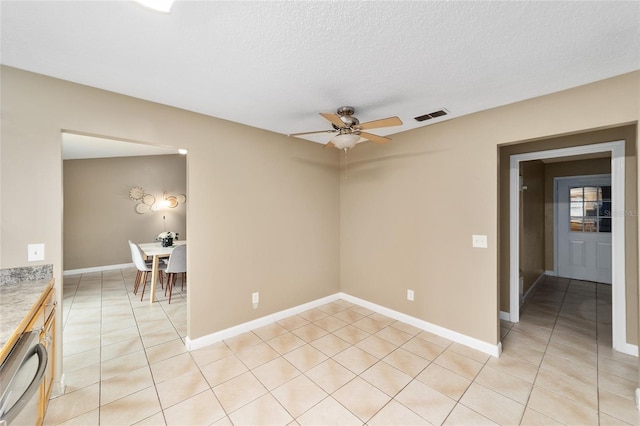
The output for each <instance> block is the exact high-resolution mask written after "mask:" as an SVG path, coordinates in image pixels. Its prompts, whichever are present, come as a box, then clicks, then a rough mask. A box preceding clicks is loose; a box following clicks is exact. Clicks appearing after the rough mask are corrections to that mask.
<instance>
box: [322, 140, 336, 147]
mask: <svg viewBox="0 0 640 426" xmlns="http://www.w3.org/2000/svg"><path fill="white" fill-rule="evenodd" d="M334 146H335V145H334V144H333V142H331V141H330V142H329V143H327V144H325V145H324V148H333V147H334Z"/></svg>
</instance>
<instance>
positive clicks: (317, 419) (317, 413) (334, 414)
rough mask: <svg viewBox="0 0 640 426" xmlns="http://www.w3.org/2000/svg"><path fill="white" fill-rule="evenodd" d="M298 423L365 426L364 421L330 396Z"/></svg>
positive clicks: (303, 425) (311, 425)
mask: <svg viewBox="0 0 640 426" xmlns="http://www.w3.org/2000/svg"><path fill="white" fill-rule="evenodd" d="M296 421H297V422H298V423H299V424H300V425H301V426H318V425H336V426H338V425H362V424H363V422H362V420H360V419H358V417H356V416H355V414H353V413H351V412H350V411H349V410H347V409H346V408H344V407H343V406H342V405H341V404H340V403H339V402H337V401H336V400H335V399H333V398H332V397H330V396H329V397H327V398H325V399H323V400H322V401H321V402H320V403H318V404H317V405H315V406H314V407H312V408H311V409H309V410H308V411H307V412H305V413H304V414H303V415H301V416H300V417H298V418H297V419H296Z"/></svg>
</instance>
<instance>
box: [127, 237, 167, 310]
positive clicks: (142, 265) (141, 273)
mask: <svg viewBox="0 0 640 426" xmlns="http://www.w3.org/2000/svg"><path fill="white" fill-rule="evenodd" d="M129 247H130V248H131V259H132V260H133V264H134V265H135V267H136V268H137V269H138V273H137V274H136V280H135V282H134V286H133V294H137V293H138V287H139V286H140V283H143V285H142V295H141V296H140V301H142V299H143V298H144V290H145V288H146V287H147V279H148V277H149V272H152V271H153V266H152V265H150V264H149V263H147V262H146V261H145V260H144V253H143V252H142V249H141V248H140V246H139V245H137V244H136V243H134V242H131V241H129ZM166 268H167V265H165V264H163V263H159V264H158V278H159V279H160V285H161V286H162V287H164V279H163V274H162V271H163V270H165V269H166Z"/></svg>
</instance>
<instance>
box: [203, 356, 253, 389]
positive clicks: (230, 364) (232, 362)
mask: <svg viewBox="0 0 640 426" xmlns="http://www.w3.org/2000/svg"><path fill="white" fill-rule="evenodd" d="M200 371H202V375H203V376H204V378H205V379H207V382H208V383H209V386H211V387H214V386H217V385H219V384H220V383H224V382H226V381H227V380H230V379H232V378H234V377H237V376H239V375H241V374H242V373H244V372H246V371H247V367H246V366H245V365H244V364H243V363H242V361H240V360H239V359H238V357H236V356H235V355H232V356H228V357H226V358H222V359H219V360H218V361H214V362H212V363H210V364H207V365H205V366H204V367H201V368H200Z"/></svg>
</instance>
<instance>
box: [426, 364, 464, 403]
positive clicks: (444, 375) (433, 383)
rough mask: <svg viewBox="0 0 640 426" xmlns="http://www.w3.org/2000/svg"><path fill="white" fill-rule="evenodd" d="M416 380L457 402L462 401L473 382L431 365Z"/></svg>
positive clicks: (436, 365)
mask: <svg viewBox="0 0 640 426" xmlns="http://www.w3.org/2000/svg"><path fill="white" fill-rule="evenodd" d="M416 379H418V380H420V381H421V382H422V383H424V384H425V385H427V386H429V387H431V388H432V389H435V390H437V391H438V392H440V393H442V394H444V395H446V396H448V397H449V398H451V399H454V400H456V401H458V400H459V399H460V397H461V396H462V395H463V394H464V393H465V392H466V391H467V388H468V387H469V385H470V384H471V380H469V379H467V378H465V377H462V376H460V375H459V374H456V373H454V372H453V371H451V370H447V369H446V368H444V367H441V366H439V365H438V364H431V365H429V366H428V367H427V368H426V369H425V370H424V371H423V372H421V373H420V374H419V375H418V376H417V377H416Z"/></svg>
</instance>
